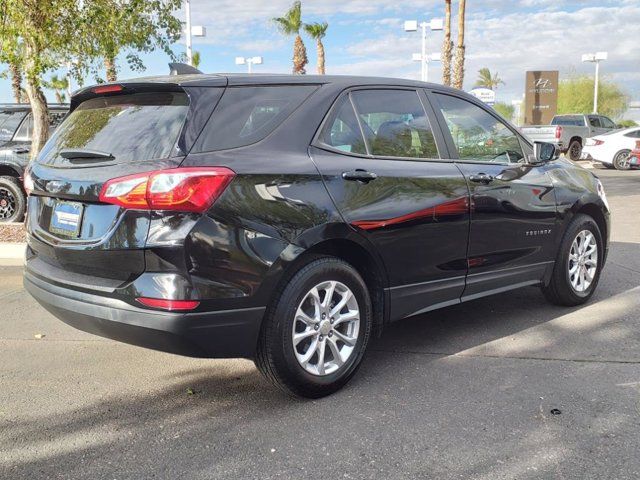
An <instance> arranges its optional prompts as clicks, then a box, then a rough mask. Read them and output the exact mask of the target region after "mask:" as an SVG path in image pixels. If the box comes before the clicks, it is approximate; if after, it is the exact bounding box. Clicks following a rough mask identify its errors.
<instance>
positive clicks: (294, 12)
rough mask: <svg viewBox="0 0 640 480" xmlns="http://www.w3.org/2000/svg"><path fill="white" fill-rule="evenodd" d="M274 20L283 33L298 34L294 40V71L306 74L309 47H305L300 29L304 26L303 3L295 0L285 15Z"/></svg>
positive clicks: (288, 34) (298, 73)
mask: <svg viewBox="0 0 640 480" xmlns="http://www.w3.org/2000/svg"><path fill="white" fill-rule="evenodd" d="M273 22H274V23H275V24H276V25H277V26H278V29H279V30H280V32H281V33H282V34H283V35H286V36H291V35H295V36H296V38H295V40H294V42H293V73H294V74H296V75H304V74H305V73H306V72H305V69H304V66H305V65H306V64H307V63H308V60H307V49H306V48H305V47H304V42H303V41H302V37H301V36H300V29H301V28H302V4H301V3H300V1H299V0H296V1H295V2H293V5H292V6H291V8H290V9H289V10H288V11H287V13H285V14H284V17H277V18H274V19H273Z"/></svg>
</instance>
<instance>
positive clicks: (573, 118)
mask: <svg viewBox="0 0 640 480" xmlns="http://www.w3.org/2000/svg"><path fill="white" fill-rule="evenodd" d="M551 125H566V126H573V127H584V117H583V116H582V115H563V116H562V117H553V120H551Z"/></svg>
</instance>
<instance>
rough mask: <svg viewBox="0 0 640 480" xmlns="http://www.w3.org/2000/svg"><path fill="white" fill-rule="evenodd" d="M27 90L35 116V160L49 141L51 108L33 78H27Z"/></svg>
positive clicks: (33, 143)
mask: <svg viewBox="0 0 640 480" xmlns="http://www.w3.org/2000/svg"><path fill="white" fill-rule="evenodd" d="M26 90H27V95H28V96H29V103H30V104H31V112H32V115H33V136H32V140H31V158H32V159H33V158H35V157H36V156H37V155H38V153H39V152H40V150H42V147H44V144H45V143H47V140H48V139H49V108H48V107H47V99H46V98H45V96H44V93H42V89H41V88H40V85H39V84H38V83H37V82H36V81H34V79H33V78H29V77H27V82H26Z"/></svg>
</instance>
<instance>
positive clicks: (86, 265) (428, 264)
mask: <svg viewBox="0 0 640 480" xmlns="http://www.w3.org/2000/svg"><path fill="white" fill-rule="evenodd" d="M25 185H26V188H27V189H28V190H29V191H30V192H31V195H30V197H29V202H28V225H27V229H28V243H29V245H28V248H27V258H26V268H25V277H24V282H25V286H26V288H27V290H28V291H29V292H30V293H31V294H32V295H33V296H34V297H35V298H36V299H37V300H38V301H39V302H40V303H41V304H42V305H43V306H44V307H45V308H46V309H48V310H49V311H50V312H52V313H53V314H54V315H56V316H57V317H59V318H60V319H61V320H63V321H64V322H66V323H68V324H70V325H72V326H75V327H77V328H79V329H82V330H85V331H87V332H91V333H94V334H97V335H102V336H105V337H109V338H113V339H117V340H120V341H123V342H127V343H132V344H135V345H141V346H145V347H149V348H154V349H158V350H163V351H167V352H173V353H177V354H183V355H191V356H200V357H246V358H251V359H254V360H255V362H256V365H257V366H258V368H259V369H260V371H262V372H263V373H264V374H265V375H266V376H267V377H268V378H269V379H271V380H273V381H274V382H275V383H276V384H277V385H279V386H280V387H282V388H284V389H286V390H287V391H290V392H292V393H294V394H297V395H302V396H308V397H318V396H322V395H326V394H328V393H331V392H333V391H335V390H336V389H338V388H340V387H341V386H342V385H344V384H345V383H346V382H347V381H348V380H349V378H350V377H351V376H352V375H353V374H354V373H355V371H356V369H357V368H358V365H359V364H360V362H361V360H362V357H363V355H364V353H365V350H366V347H367V343H368V341H369V339H370V337H371V335H372V334H374V333H375V334H377V333H379V332H380V331H381V330H382V328H383V326H384V325H385V324H387V323H389V322H392V321H395V320H399V319H403V318H406V317H409V316H412V315H417V314H420V313H423V312H427V311H430V310H434V309H437V308H441V307H445V306H448V305H454V304H458V303H460V302H465V301H469V300H473V299H476V298H479V297H483V296H486V295H492V294H503V293H504V292H507V291H509V290H511V289H514V288H519V287H524V286H527V285H539V286H541V287H542V288H543V290H544V292H545V294H546V296H547V297H548V298H549V299H550V300H551V301H552V302H555V303H557V304H561V305H578V304H581V303H583V302H585V301H586V300H587V299H588V298H589V297H590V296H591V295H592V294H593V292H594V290H595V288H596V285H597V283H598V279H599V276H600V272H601V269H602V267H603V265H604V263H605V259H606V255H607V248H608V236H609V230H610V229H609V210H608V207H607V201H606V196H605V193H604V190H603V188H602V185H601V183H600V182H599V181H598V179H597V178H596V177H595V176H594V175H593V174H592V173H590V172H589V171H587V170H584V169H582V168H580V167H576V166H574V165H573V164H572V163H571V162H569V161H566V160H562V159H558V158H557V151H556V148H555V147H554V146H553V145H550V144H536V145H532V144H530V143H529V142H528V141H527V140H526V139H525V138H524V137H522V136H521V135H520V134H519V133H518V131H517V130H516V129H515V128H514V127H513V126H511V125H510V124H509V123H508V122H506V121H505V120H503V119H502V118H501V117H500V116H498V115H497V114H496V112H494V111H493V110H492V109H489V108H487V107H486V106H485V105H484V104H482V103H480V102H479V101H477V100H476V99H475V98H473V97H471V96H469V95H467V94H465V93H463V92H461V91H458V90H453V89H450V88H446V87H443V86H440V85H432V84H427V83H420V82H414V81H406V80H396V79H386V78H362V77H333V76H289V75H265V76H257V75H252V76H247V75H238V76H229V75H227V76H225V75H184V76H170V77H159V78H148V79H138V80H131V81H127V82H122V83H117V84H105V85H100V86H97V87H90V88H86V89H84V90H81V91H79V92H77V93H76V94H75V95H74V96H73V98H72V101H71V113H70V115H69V116H68V117H67V119H66V120H65V121H64V122H63V124H62V125H61V126H60V127H59V129H58V130H57V131H56V132H55V134H54V135H53V137H52V138H51V139H50V140H49V142H48V143H47V145H46V146H45V148H44V149H43V151H42V152H41V154H40V155H39V157H38V159H37V161H35V162H34V163H33V164H32V166H31V167H30V170H29V172H28V174H27V175H26V178H25Z"/></svg>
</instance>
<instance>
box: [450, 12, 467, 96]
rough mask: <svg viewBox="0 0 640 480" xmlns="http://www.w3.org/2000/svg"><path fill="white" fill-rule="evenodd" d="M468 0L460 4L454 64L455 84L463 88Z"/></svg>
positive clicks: (456, 86) (458, 87)
mask: <svg viewBox="0 0 640 480" xmlns="http://www.w3.org/2000/svg"><path fill="white" fill-rule="evenodd" d="M466 4H467V2H466V0H460V4H459V5H458V44H457V45H456V61H455V65H454V66H453V86H454V87H455V88H457V89H460V90H462V84H463V83H464V11H465V8H466Z"/></svg>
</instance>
